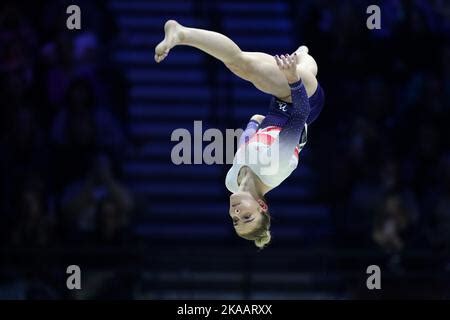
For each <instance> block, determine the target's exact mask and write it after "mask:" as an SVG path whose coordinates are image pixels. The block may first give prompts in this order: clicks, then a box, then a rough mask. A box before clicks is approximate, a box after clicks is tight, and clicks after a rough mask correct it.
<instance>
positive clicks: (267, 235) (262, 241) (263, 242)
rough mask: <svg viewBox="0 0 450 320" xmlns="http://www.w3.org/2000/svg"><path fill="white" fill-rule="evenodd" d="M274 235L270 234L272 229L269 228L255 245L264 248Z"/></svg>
mask: <svg viewBox="0 0 450 320" xmlns="http://www.w3.org/2000/svg"><path fill="white" fill-rule="evenodd" d="M271 238H272V236H271V235H270V231H269V230H267V231H266V233H265V234H264V235H263V236H262V237H260V238H258V239H256V240H255V245H256V246H257V247H258V248H260V249H263V248H264V247H265V246H267V245H268V244H269V243H270V240H271Z"/></svg>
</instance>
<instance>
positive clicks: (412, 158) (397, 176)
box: [0, 0, 450, 300]
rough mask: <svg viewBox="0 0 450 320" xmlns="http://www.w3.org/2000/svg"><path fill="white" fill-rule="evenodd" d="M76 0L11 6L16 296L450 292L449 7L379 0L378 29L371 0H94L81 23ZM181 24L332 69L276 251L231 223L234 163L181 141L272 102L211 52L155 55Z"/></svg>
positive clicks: (2, 281) (276, 217)
mask: <svg viewBox="0 0 450 320" xmlns="http://www.w3.org/2000/svg"><path fill="white" fill-rule="evenodd" d="M72 2H73V1H65V0H59V1H43V0H40V1H33V2H28V1H27V2H25V1H10V0H7V1H2V3H1V4H0V83H1V85H0V101H1V108H0V112H1V116H0V121H1V122H2V123H1V127H0V128H1V132H0V148H1V159H0V162H1V166H0V170H1V184H0V188H1V192H0V197H1V204H0V219H1V222H0V237H1V260H2V263H1V265H0V299H120V298H122V299H182V298H184V299H350V300H351V299H390V298H415V299H425V298H426V299H449V298H450V285H449V283H450V282H449V280H450V255H449V249H450V152H449V139H448V137H449V136H450V133H449V128H450V126H449V125H448V123H449V122H450V112H449V111H450V109H449V101H450V2H449V1H444V0H431V1H428V0H415V1H406V0H403V1H402V0H380V1H378V5H379V6H380V8H381V13H382V22H381V23H382V28H381V29H380V30H368V29H367V28H366V19H367V17H368V15H367V13H366V8H367V6H368V5H369V4H372V3H369V2H368V1H357V0H355V1H351V0H345V1H333V0H314V1H313V0H292V1H288V0H285V1H258V2H257V1H250V0H239V1H236V0H233V1H207V0H203V1H194V0H187V1H182V0H173V1H172V0H171V1H159V2H157V1H143V0H109V1H87V0H78V1H75V2H76V4H77V5H78V6H79V7H80V8H81V13H82V28H81V30H73V31H72V30H68V29H67V28H66V18H67V14H66V8H67V6H68V5H70V4H72ZM167 19H176V20H178V21H180V23H182V24H184V25H187V26H193V27H197V28H204V29H209V30H214V31H217V32H221V33H223V34H225V35H227V36H229V37H230V38H232V39H233V40H234V41H235V42H236V43H237V44H238V45H239V46H240V47H241V48H242V49H245V50H249V51H264V52H267V53H269V54H279V53H285V52H291V51H293V50H295V49H296V48H297V47H298V46H299V45H300V44H306V45H307V46H308V47H309V49H310V52H311V53H312V54H313V55H314V57H315V58H316V60H317V61H318V64H319V73H318V79H319V81H320V83H321V85H322V87H323V88H324V90H325V92H326V102H325V107H324V111H323V112H322V114H321V116H320V118H319V119H318V120H317V121H316V122H315V123H314V124H313V125H312V126H311V128H310V130H308V134H309V137H308V138H309V141H308V144H307V146H306V147H305V149H304V150H303V151H302V154H301V160H300V164H299V168H298V169H297V170H296V171H295V172H294V174H293V176H291V177H290V178H289V179H288V180H287V181H286V182H285V183H284V184H283V185H282V186H280V187H279V188H277V189H276V190H274V191H273V193H272V192H271V193H270V194H269V195H268V200H269V201H270V203H271V214H272V216H273V223H272V234H273V242H272V244H271V245H270V246H269V247H268V248H266V249H264V250H262V251H258V250H257V249H256V248H254V246H253V245H252V244H251V243H249V242H248V241H242V240H241V239H239V238H238V237H237V236H236V235H235V233H234V230H233V227H232V224H231V222H230V221H229V220H230V219H229V217H228V214H227V212H228V191H227V190H226V188H225V185H224V179H225V174H226V171H227V170H228V168H229V166H228V165H206V164H202V165H180V166H176V165H174V164H172V162H171V159H170V151H171V148H172V147H173V145H174V143H173V142H171V141H170V134H171V132H172V131H173V130H174V129H176V128H187V129H191V128H192V127H193V121H194V120H203V127H204V129H206V128H207V127H210V128H220V129H221V130H225V129H226V128H239V127H241V128H242V127H243V126H245V124H246V121H247V120H248V118H249V117H250V116H251V115H253V114H255V113H263V112H264V111H265V110H266V108H267V106H268V103H269V99H270V97H269V96H268V95H265V94H263V93H261V92H260V91H258V90H257V89H256V88H254V87H253V86H252V85H251V84H249V83H247V82H245V81H243V80H240V79H238V78H237V77H236V76H234V75H233V74H231V73H230V72H229V71H228V70H227V69H226V68H225V67H224V66H223V65H222V64H221V63H220V62H218V61H216V60H214V59H212V58H211V57H209V56H207V55H205V54H203V53H201V52H199V51H198V50H195V49H194V48H190V47H176V48H174V49H173V50H172V51H171V53H170V55H169V57H168V58H167V59H166V60H165V61H164V62H163V63H161V64H156V63H155V62H154V60H153V53H154V47H155V45H156V44H157V43H158V42H159V41H161V39H162V37H163V26H164V22H165V21H166V20H167ZM70 264H77V265H79V266H80V268H81V270H82V277H83V290H80V291H77V290H75V291H70V290H67V288H66V276H67V275H66V267H67V266H68V265H70ZM374 264H375V265H379V266H380V268H381V270H382V290H378V291H377V290H375V291H369V290H367V288H366V279H367V276H368V275H367V274H366V268H367V267H368V266H369V265H374Z"/></svg>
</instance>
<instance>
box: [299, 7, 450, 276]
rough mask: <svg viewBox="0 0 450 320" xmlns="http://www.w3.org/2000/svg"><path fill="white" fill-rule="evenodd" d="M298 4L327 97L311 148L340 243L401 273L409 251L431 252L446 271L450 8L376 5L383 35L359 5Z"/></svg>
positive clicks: (449, 230)
mask: <svg viewBox="0 0 450 320" xmlns="http://www.w3.org/2000/svg"><path fill="white" fill-rule="evenodd" d="M302 3H303V5H302V6H299V9H298V10H299V11H298V12H302V17H304V16H306V17H310V19H297V20H296V21H298V23H299V30H305V33H304V34H303V35H302V36H303V38H302V40H304V41H305V42H306V43H310V46H311V48H314V49H313V50H314V52H312V54H313V55H316V56H317V60H318V62H319V80H320V81H321V82H322V83H323V86H324V87H325V89H326V91H327V101H326V110H325V111H324V113H323V115H322V116H321V119H320V121H318V122H317V125H316V127H317V129H316V128H312V129H311V130H314V131H312V132H313V133H312V134H314V135H315V139H314V140H313V141H312V142H311V145H310V147H311V148H313V149H314V151H313V152H312V154H313V156H314V157H315V158H314V159H315V160H314V161H315V163H316V164H317V165H316V168H317V170H319V171H322V172H323V175H321V178H322V183H321V190H322V196H323V199H324V201H327V202H330V203H331V205H332V208H333V213H334V224H335V227H336V231H337V232H336V235H337V238H338V241H339V242H340V243H341V244H342V245H344V246H348V245H353V246H354V245H357V246H359V245H362V244H364V245H368V246H370V245H372V246H375V247H378V248H379V249H380V250H382V251H383V252H385V253H386V255H387V256H388V257H390V258H391V260H392V261H393V264H394V265H396V267H398V268H401V259H399V256H400V255H401V253H402V252H405V250H409V249H412V250H420V249H422V250H425V251H427V252H430V250H431V251H432V252H434V253H435V256H436V257H442V258H443V259H444V260H443V261H441V262H442V263H441V266H442V267H447V268H448V267H449V266H450V265H449V262H450V260H448V258H449V256H448V253H449V252H450V251H449V249H450V201H449V200H450V198H449V195H450V149H449V139H448V137H449V136H450V127H449V125H448V123H449V121H450V103H449V101H450V2H448V1H440V0H434V1H425V0H414V1H399V0H384V1H379V3H378V4H379V6H380V7H381V8H382V10H381V27H382V28H381V30H368V29H367V28H366V27H365V25H364V24H365V21H366V19H367V17H368V16H369V15H368V14H366V12H365V11H363V10H360V9H361V7H363V6H361V3H364V2H358V3H359V4H360V6H359V7H358V6H356V5H354V4H353V3H350V2H340V1H339V2H336V1H327V0H322V1H314V2H312V1H308V2H305V1H302ZM325 7H326V8H327V9H325V10H324V9H323V8H325ZM300 10H303V11H300ZM358 26H359V27H358ZM329 70H332V71H333V72H330V71H329ZM430 263H431V262H430Z"/></svg>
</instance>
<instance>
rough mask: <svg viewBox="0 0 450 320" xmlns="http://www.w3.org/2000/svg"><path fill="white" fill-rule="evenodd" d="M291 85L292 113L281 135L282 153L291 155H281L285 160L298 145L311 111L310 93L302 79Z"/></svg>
mask: <svg viewBox="0 0 450 320" xmlns="http://www.w3.org/2000/svg"><path fill="white" fill-rule="evenodd" d="M289 86H290V87H291V96H292V113H291V116H290V118H289V120H288V121H287V122H286V124H285V125H284V127H283V129H282V130H281V132H280V135H279V142H280V154H281V155H283V154H286V155H289V157H284V156H281V157H280V159H285V160H288V159H290V155H292V153H293V152H294V149H295V147H296V146H297V145H298V143H299V141H300V138H301V136H302V132H303V130H304V128H305V123H306V120H307V119H308V116H309V113H310V111H311V107H310V105H309V99H308V95H307V93H306V90H305V86H304V85H303V83H302V81H301V80H298V81H296V82H290V83H289Z"/></svg>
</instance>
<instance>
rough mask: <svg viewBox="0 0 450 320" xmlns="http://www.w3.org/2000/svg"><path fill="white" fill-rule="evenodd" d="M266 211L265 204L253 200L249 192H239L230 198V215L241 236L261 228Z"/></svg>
mask: <svg viewBox="0 0 450 320" xmlns="http://www.w3.org/2000/svg"><path fill="white" fill-rule="evenodd" d="M265 210H267V206H266V205H265V203H264V202H263V201H262V200H256V199H255V198H253V196H252V195H251V194H250V193H249V192H243V191H239V192H236V193H233V194H232V195H231V196H230V210H229V214H230V216H231V219H232V220H233V225H234V229H235V230H236V233H237V234H239V235H246V234H249V233H251V232H252V231H253V230H255V229H257V228H259V227H260V225H261V223H262V219H263V216H262V213H263V212H264V211H265Z"/></svg>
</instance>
